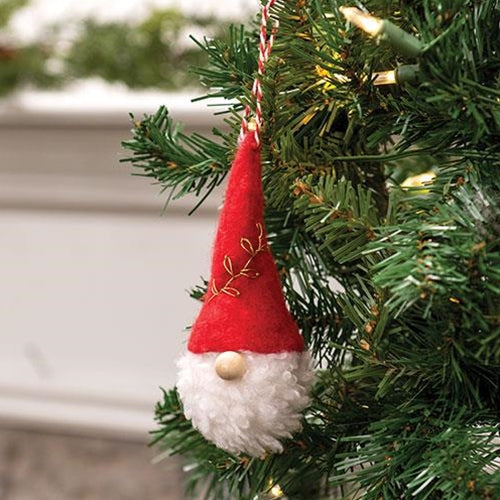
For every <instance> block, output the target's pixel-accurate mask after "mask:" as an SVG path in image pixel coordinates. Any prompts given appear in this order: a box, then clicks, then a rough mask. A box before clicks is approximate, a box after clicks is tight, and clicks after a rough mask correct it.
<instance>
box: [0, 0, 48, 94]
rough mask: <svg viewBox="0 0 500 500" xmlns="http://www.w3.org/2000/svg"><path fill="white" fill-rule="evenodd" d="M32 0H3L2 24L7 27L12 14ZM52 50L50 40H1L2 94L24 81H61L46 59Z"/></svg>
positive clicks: (24, 83)
mask: <svg viewBox="0 0 500 500" xmlns="http://www.w3.org/2000/svg"><path fill="white" fill-rule="evenodd" d="M28 3H29V0H4V1H3V2H2V3H1V4H0V28H3V29H6V28H7V27H8V24H9V22H10V20H11V18H12V16H13V15H14V14H15V13H16V12H17V11H18V10H20V9H22V8H23V7H25V6H26V5H27V4H28ZM51 55H52V50H51V48H50V46H49V45H46V44H28V45H23V46H11V45H10V44H9V45H8V44H7V43H6V42H3V43H1V42H0V97H1V96H2V95H5V94H7V93H8V92H10V91H11V90H12V89H14V88H16V87H19V86H22V85H28V84H31V85H36V86H40V87H46V86H49V85H55V84H56V83H57V78H56V76H55V75H54V74H53V73H52V72H50V71H49V70H48V69H47V67H46V63H47V60H48V59H49V58H50V57H51Z"/></svg>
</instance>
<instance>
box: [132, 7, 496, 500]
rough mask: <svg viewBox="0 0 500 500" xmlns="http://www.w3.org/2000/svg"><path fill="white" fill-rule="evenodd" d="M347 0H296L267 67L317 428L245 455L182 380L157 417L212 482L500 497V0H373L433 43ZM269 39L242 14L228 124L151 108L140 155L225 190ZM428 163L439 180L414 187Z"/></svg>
mask: <svg viewBox="0 0 500 500" xmlns="http://www.w3.org/2000/svg"><path fill="white" fill-rule="evenodd" d="M340 5H341V3H340V2H337V1H336V0H313V1H310V2H304V1H301V0H297V1H293V2H288V1H284V0H283V1H278V2H277V5H276V7H275V9H274V10H273V16H277V17H279V20H280V31H279V35H278V38H277V39H276V43H275V46H274V49H273V55H272V57H271V59H270V60H269V63H268V66H267V69H266V75H265V77H264V81H263V87H264V104H263V110H264V114H265V117H264V122H265V128H264V130H263V134H264V138H263V142H262V143H263V159H264V174H263V175H264V186H265V194H266V200H267V204H266V224H267V227H268V231H269V239H270V243H271V246H272V249H273V253H274V255H275V257H276V261H277V266H278V269H279V272H280V275H281V276H282V280H283V289H284V292H285V295H286V297H287V300H288V303H289V306H290V309H291V311H292V313H293V314H294V316H295V317H296V318H297V321H298V323H299V325H300V327H301V330H302V332H303V334H304V337H305V339H306V341H307V343H308V345H309V347H310V349H311V352H312V353H313V355H314V357H315V359H316V360H317V361H318V366H319V367H320V368H318V380H317V383H316V385H315V387H314V390H313V397H312V402H311V405H310V407H309V408H308V410H307V411H306V413H305V416H304V429H303V431H302V432H301V433H300V434H298V435H296V436H295V437H294V439H293V440H291V441H289V442H287V443H286V445H285V450H284V453H283V454H282V455H278V456H274V455H273V456H268V457H265V458H264V459H263V460H256V459H252V460H250V459H248V458H247V457H244V456H240V457H235V456H232V455H229V454H227V453H225V452H223V451H220V450H217V449H216V448H214V447H213V446H212V445H211V444H209V443H207V442H206V441H205V440H204V439H203V438H202V437H201V436H200V435H199V434H198V433H197V432H196V431H195V430H193V429H192V427H191V426H190V424H189V422H187V421H186V420H185V418H184V416H183V414H182V410H181V406H180V403H179V401H178V399H177V396H176V393H175V390H172V391H171V392H169V393H166V394H165V397H164V400H163V401H162V402H161V403H159V405H158V407H157V418H158V430H157V431H155V436H156V437H157V441H158V442H159V443H161V446H162V447H163V448H164V449H165V453H180V454H182V455H183V456H184V457H185V459H186V461H187V464H188V468H189V471H190V472H189V473H188V482H189V486H190V490H191V492H195V491H198V490H199V488H201V487H202V486H203V485H205V487H206V490H205V491H206V498H210V499H212V498H213V499H217V500H220V499H227V500H230V499H231V500H234V499H241V500H244V499H245V500H246V499H254V498H255V499H267V498H271V497H272V495H271V491H270V490H271V488H272V486H273V485H275V484H279V485H280V487H281V489H282V490H283V492H284V495H285V496H286V497H287V498H289V499H308V500H314V499H318V500H319V499H327V498H336V499H341V498H345V499H349V500H354V499H355V498H356V499H357V498H360V499H365V500H380V499H384V500H402V499H405V500H406V499H409V498H413V499H415V500H462V499H463V500H466V499H467V500H469V499H473V500H476V499H477V500H479V499H483V500H484V499H486V500H494V499H496V498H500V479H499V478H500V461H499V460H498V452H499V448H500V441H499V438H500V436H499V417H498V415H499V414H500V273H499V269H500V218H499V215H498V214H499V213H500V180H499V179H500V177H499V175H498V172H499V167H500V128H499V123H500V122H499V116H500V95H499V94H500V90H499V88H500V80H499V75H500V71H499V69H500V67H499V65H500V59H499V54H500V36H499V26H500V4H499V3H498V1H497V0H481V1H479V0H459V1H457V0H453V1H452V0H411V1H403V0H401V1H397V0H369V1H366V2H365V3H364V7H366V8H367V9H368V10H369V11H370V12H373V13H374V14H376V15H378V16H379V17H382V18H386V19H390V20H391V21H392V22H394V23H396V24H397V25H399V26H401V27H403V28H404V29H405V30H407V31H408V32H411V33H412V34H414V35H415V36H417V37H418V38H419V39H420V40H422V41H423V42H424V45H425V48H424V51H423V53H422V54H421V55H420V56H419V57H418V58H417V60H415V59H411V58H408V57H402V56H401V55H400V54H398V53H397V52H396V51H395V50H394V49H393V48H392V47H390V46H389V45H387V43H380V44H378V43H375V41H373V40H370V39H369V38H368V37H367V36H366V35H365V34H363V33H362V32H360V30H359V29H357V28H355V27H353V26H351V25H349V24H348V23H346V21H345V20H344V18H343V17H342V16H341V14H340V13H339V11H338V7H339V6H340ZM356 5H358V6H360V5H361V4H360V3H359V2H356ZM257 40H258V38H257V32H256V31H255V30H250V31H247V30H245V29H243V28H241V29H239V28H232V30H231V31H230V34H229V36H228V37H226V38H225V39H224V40H218V41H208V40H205V41H204V42H203V43H200V46H202V47H203V48H204V49H205V51H206V52H207V54H208V56H209V58H210V61H211V66H209V67H208V68H205V69H203V70H202V71H200V72H199V73H200V75H201V76H202V81H203V84H204V85H205V86H206V87H207V95H216V96H218V97H225V98H227V99H228V100H230V101H229V103H228V106H227V111H228V112H229V118H228V124H229V125H231V130H230V132H229V133H227V134H226V135H224V134H221V133H220V132H218V133H217V134H216V135H217V136H218V139H219V140H221V142H220V143H216V142H214V141H213V140H212V139H206V138H202V137H199V136H190V137H187V136H184V135H182V134H181V133H180V132H178V131H176V128H175V127H174V126H173V124H172V123H171V122H170V121H169V118H168V116H167V114H166V111H165V110H164V109H161V110H160V111H159V112H158V113H157V114H156V115H154V116H150V117H146V118H145V119H144V120H143V121H142V122H140V123H137V124H136V125H135V127H134V131H133V138H132V139H131V140H129V141H127V142H125V146H126V147H127V148H128V149H129V150H130V151H131V152H132V155H131V156H130V158H129V159H128V160H127V161H131V162H132V163H133V164H134V165H135V166H136V167H138V168H139V169H140V172H142V173H143V174H144V175H148V176H150V177H152V178H153V179H154V180H156V181H157V182H159V184H160V185H161V187H162V189H165V190H167V191H169V192H170V193H173V194H174V195H175V196H182V195H184V194H186V193H188V192H195V193H196V194H197V195H199V197H200V200H202V199H203V197H204V196H206V195H207V194H209V193H210V191H211V186H212V185H213V183H219V182H220V181H221V180H222V178H223V176H224V175H225V173H226V172H227V169H228V167H229V163H230V159H231V158H232V156H233V154H234V147H235V146H234V145H235V144H236V140H235V139H236V136H237V134H238V126H239V120H238V118H237V115H236V111H238V110H239V109H241V108H242V107H243V106H245V105H246V104H247V103H251V101H250V98H251V97H250V87H251V82H252V78H253V75H254V74H255V71H256V46H257ZM415 63H418V65H419V68H420V73H419V80H418V81H417V82H415V83H411V84H410V83H408V84H405V85H404V86H387V87H377V86H375V85H374V84H373V73H374V72H376V71H383V70H389V69H392V68H395V67H396V66H397V65H399V64H415ZM171 161H173V162H174V163H175V165H176V167H175V168H169V162H171ZM212 164H215V165H217V168H207V165H212ZM428 171H432V172H433V174H434V175H435V176H436V177H435V179H434V181H431V182H429V183H427V184H425V185H420V186H418V185H417V186H416V187H415V186H414V187H411V184H412V183H411V182H409V181H411V180H412V177H413V176H416V175H419V174H422V173H425V172H428ZM205 286H206V283H205V282H204V283H203V284H202V285H201V286H199V287H197V288H196V290H195V292H194V296H195V297H199V296H200V294H201V293H202V290H203V288H204V287H205Z"/></svg>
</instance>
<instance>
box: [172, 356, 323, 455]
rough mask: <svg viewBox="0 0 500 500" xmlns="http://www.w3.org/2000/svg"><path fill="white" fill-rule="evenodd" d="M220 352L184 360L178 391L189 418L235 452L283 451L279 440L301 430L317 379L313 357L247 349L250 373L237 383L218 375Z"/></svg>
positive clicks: (248, 370)
mask: <svg viewBox="0 0 500 500" xmlns="http://www.w3.org/2000/svg"><path fill="white" fill-rule="evenodd" d="M218 354H219V353H212V352H211V353H204V354H193V353H191V352H187V353H186V354H184V355H183V356H182V357H181V358H180V359H179V361H178V366H179V369H180V370H179V374H178V380H177V389H178V392H179V395H180V397H181V400H182V403H183V405H184V414H185V415H186V418H188V419H189V420H191V421H192V424H193V426H194V427H195V428H196V429H198V430H199V431H200V432H201V433H202V434H203V436H205V437H206V438H207V439H208V440H210V441H212V442H213V443H214V444H216V445H217V446H218V447H219V448H223V449H224V450H227V451H229V452H231V453H247V454H248V455H251V456H254V457H260V456H262V455H264V454H265V453H266V452H273V453H280V452H281V451H283V446H282V445H281V443H280V440H281V439H285V438H290V437H292V433H294V432H297V431H299V430H300V429H301V427H302V424H301V411H302V410H303V409H304V408H305V406H306V405H307V404H308V402H309V396H308V392H309V387H310V385H311V383H312V380H313V370H312V365H311V358H310V356H309V353H308V352H306V351H305V352H286V353H278V354H256V353H251V352H245V351H243V352H242V354H244V356H245V360H246V365H247V371H246V373H245V375H244V376H243V377H242V378H241V379H238V380H223V379H221V378H220V377H219V376H218V375H217V373H216V372H215V359H216V358H217V356H218Z"/></svg>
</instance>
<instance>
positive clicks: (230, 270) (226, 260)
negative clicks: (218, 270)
mask: <svg viewBox="0 0 500 500" xmlns="http://www.w3.org/2000/svg"><path fill="white" fill-rule="evenodd" d="M223 265H224V269H225V270H226V271H227V274H229V276H234V271H233V261H232V260H231V257H229V255H226V256H225V257H224V261H223Z"/></svg>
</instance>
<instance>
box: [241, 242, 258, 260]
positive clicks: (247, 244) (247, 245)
mask: <svg viewBox="0 0 500 500" xmlns="http://www.w3.org/2000/svg"><path fill="white" fill-rule="evenodd" d="M240 245H241V248H243V250H245V252H246V253H248V254H250V255H251V256H252V257H253V256H254V255H255V250H254V248H253V245H252V242H251V241H250V240H249V239H248V238H241V239H240Z"/></svg>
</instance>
